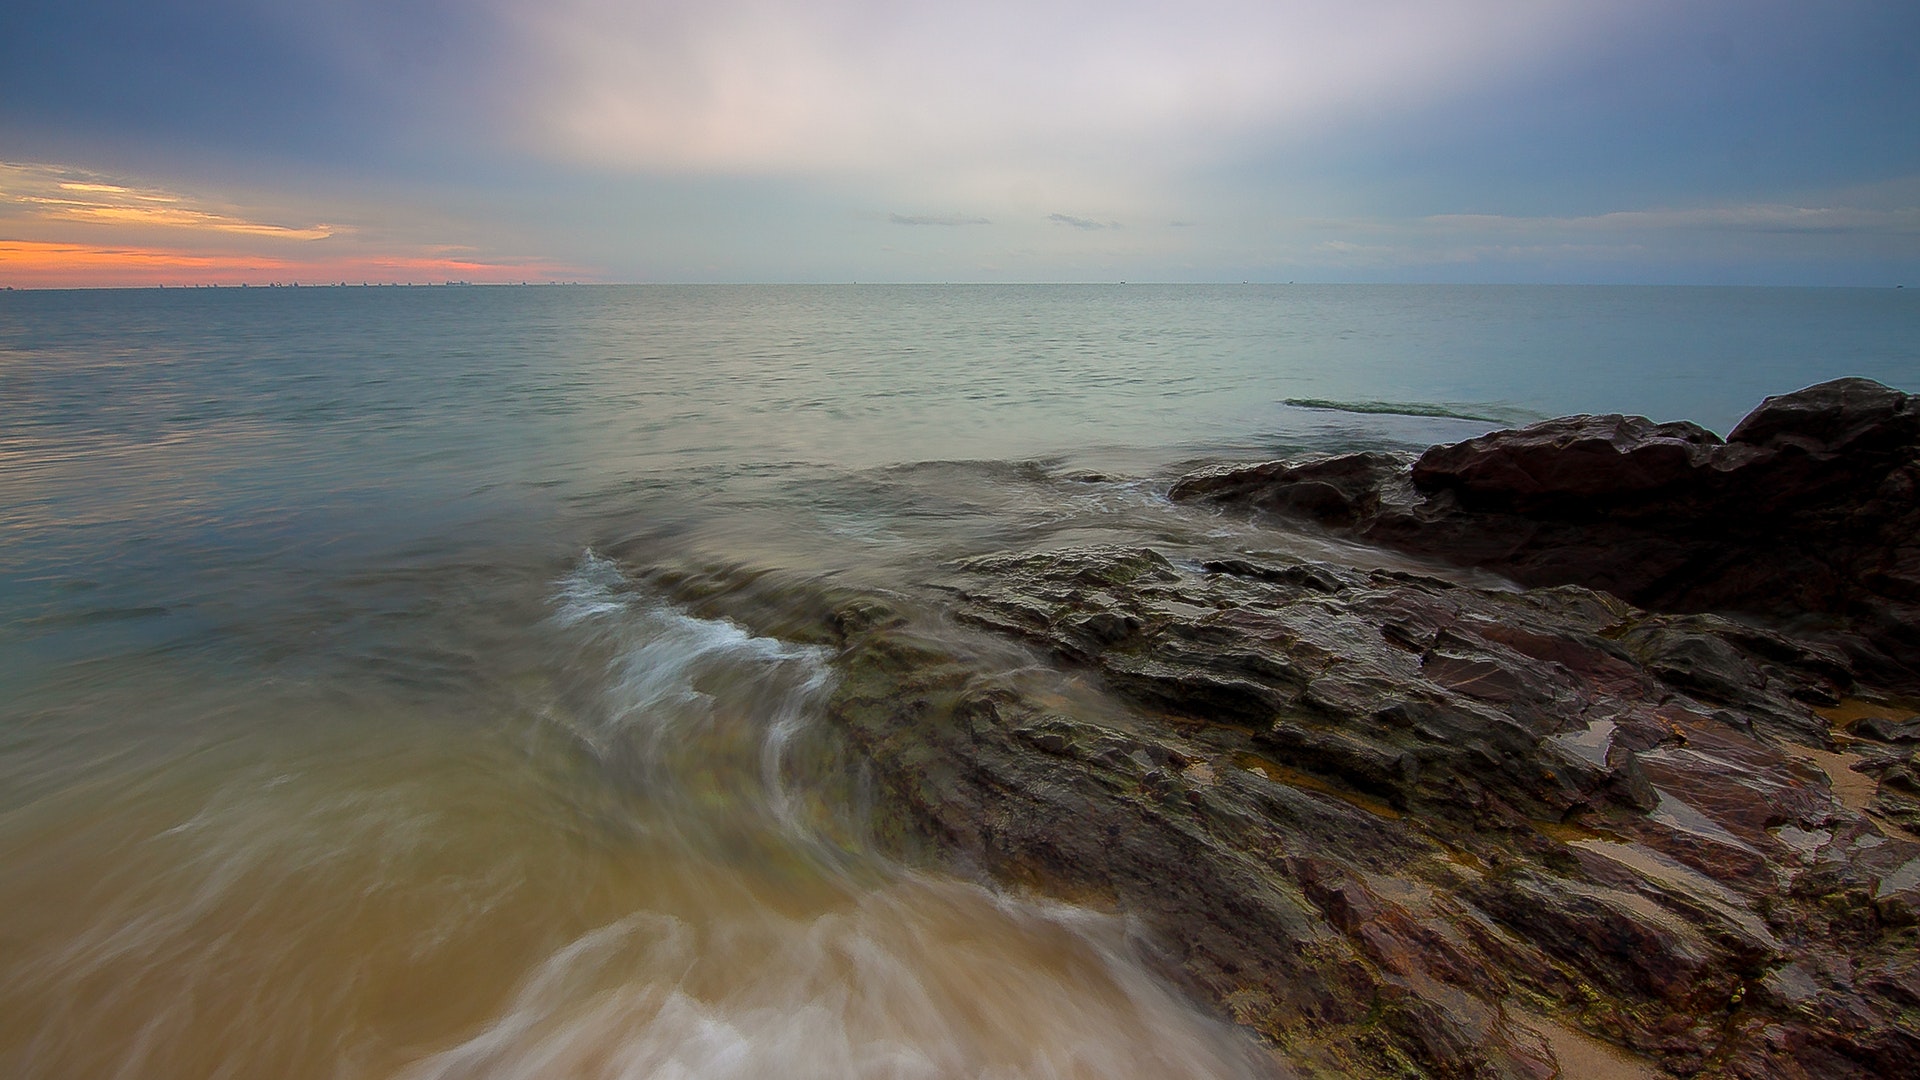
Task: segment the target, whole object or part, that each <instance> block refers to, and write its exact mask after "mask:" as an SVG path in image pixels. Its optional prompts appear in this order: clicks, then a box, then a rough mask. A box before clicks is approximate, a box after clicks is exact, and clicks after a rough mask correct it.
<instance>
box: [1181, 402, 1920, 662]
mask: <svg viewBox="0 0 1920 1080" xmlns="http://www.w3.org/2000/svg"><path fill="white" fill-rule="evenodd" d="M1391 461H1392V459H1391V458H1390V457H1389V456H1386V455H1379V454H1366V455H1347V456H1345V457H1336V458H1328V459H1319V460H1315V461H1311V462H1305V463H1288V462H1270V463H1266V464H1262V465H1256V466H1249V467H1246V468H1242V469H1238V470H1235V469H1229V468H1216V469H1213V470H1210V471H1208V472H1206V473H1204V474H1196V476H1194V477H1190V478H1188V479H1185V480H1182V481H1181V482H1179V483H1177V484H1175V485H1174V487H1173V490H1172V495H1173V497H1174V498H1175V499H1177V500H1207V501H1213V502H1220V503H1237V504H1244V505H1249V506H1253V507H1256V508H1259V509H1261V510H1263V511H1266V512H1269V513H1272V514H1275V515H1277V516H1280V517H1290V518H1293V519H1296V520H1302V521H1311V522H1314V523H1316V524H1318V525H1321V526H1324V527H1328V528H1333V529H1338V530H1342V531H1347V532H1351V533H1352V534H1354V535H1355V536H1357V537H1359V538H1361V539H1363V540H1366V541H1368V542H1370V543H1376V544H1380V545H1383V546H1388V547H1394V548H1399V549H1402V550H1406V551H1411V552H1416V553H1419V554H1423V555H1430V556H1435V557H1438V558H1442V559H1446V560H1448V561H1451V562H1455V563H1459V564H1462V565H1470V566H1477V567H1484V568H1487V569H1491V570H1494V571H1497V572H1499V573H1502V574H1505V575H1508V576H1510V577H1512V578H1513V579H1514V580H1516V581H1518V582H1520V583H1521V584H1523V585H1528V586H1543V585H1559V584H1576V585H1584V586H1587V587H1590V588H1597V589H1604V590H1606V591H1608V592H1611V593H1613V594H1615V595H1617V596H1620V597H1622V598H1624V599H1626V600H1628V601H1630V602H1632V603H1634V604H1636V605H1639V606H1642V607H1646V608H1650V609H1653V610H1659V611H1672V612H1710V611H1719V612H1742V613H1749V614H1753V615H1759V616H1764V617H1768V618H1772V619H1775V620H1779V621H1781V622H1782V624H1785V623H1786V622H1787V621H1791V622H1792V624H1793V625H1795V626H1796V627H1797V629H1798V631H1799V634H1800V636H1801V637H1805V636H1807V635H1808V634H1810V633H1817V634H1818V635H1819V636H1820V637H1822V638H1823V639H1824V640H1826V641H1828V642H1830V643H1832V644H1833V645H1835V646H1837V647H1838V648H1840V649H1841V650H1842V651H1843V652H1844V653H1845V654H1846V663H1847V665H1848V666H1851V667H1852V668H1855V669H1858V670H1860V671H1864V672H1867V673H1870V674H1871V676H1872V677H1873V679H1874V680H1875V681H1876V682H1878V683H1880V684H1882V685H1886V686H1889V687H1893V688H1897V689H1899V690H1901V691H1903V692H1907V693H1920V404H1917V403H1916V402H1915V400H1914V399H1913V398H1912V397H1911V396H1910V395H1907V394H1905V393H1902V392H1900V391H1898V390H1893V389H1890V388H1888V387H1885V386H1882V385H1880V384H1878V383H1875V382H1872V381H1870V380H1867V379H1838V380H1835V381H1833V382H1829V383H1822V384H1820V385H1818V386H1812V387H1808V388H1807V389H1805V390H1801V391H1797V392H1795V393H1792V394H1785V395H1781V396H1778V397H1771V398H1768V399H1767V400H1766V401H1765V402H1764V403H1762V404H1761V406H1760V407H1759V408H1757V409H1755V410H1754V412H1753V413H1752V414H1751V415H1749V416H1748V417H1747V418H1746V419H1745V420H1743V421H1742V422H1741V423H1740V425H1739V426H1738V427H1736V428H1735V429H1734V431H1733V432H1732V433H1731V434H1730V435H1729V436H1728V438H1727V439H1726V440H1725V441H1724V442H1723V441H1722V440H1721V439H1719V438H1718V437H1717V436H1715V435H1714V434H1713V433H1712V432H1709V431H1707V430H1705V429H1704V428H1700V427H1698V426H1696V425H1693V424H1687V423H1669V424H1656V423H1653V422H1652V421H1649V420H1646V419H1644V418H1641V417H1631V416H1619V415H1611V416H1574V417H1563V418H1561V419H1558V420H1549V421H1545V422H1543V423H1540V424H1535V425H1533V426H1531V427H1527V428H1523V429H1520V430H1517V431H1497V432H1494V433H1492V434H1489V435H1484V436H1481V437H1480V438H1477V439H1470V440H1468V441H1466V442H1463V443H1457V444H1453V445H1449V446H1438V447H1434V448H1433V449H1431V450H1428V451H1427V452H1426V453H1424V454H1422V455H1421V456H1420V457H1419V458H1418V459H1417V460H1416V461H1414V462H1413V463H1412V464H1411V465H1410V466H1408V467H1407V468H1406V469H1405V470H1404V471H1401V470H1398V469H1396V468H1394V467H1392V465H1391V464H1390V463H1391ZM1329 486H1330V487H1331V488H1332V489H1334V490H1335V491H1336V492H1337V496H1338V497H1337V498H1335V497H1334V495H1333V494H1330V493H1329V491H1328V490H1327V489H1328V488H1329ZM1829 681H1832V680H1831V679H1830V680H1829ZM1809 692H1813V693H1818V691H1817V690H1812V691H1809Z"/></svg>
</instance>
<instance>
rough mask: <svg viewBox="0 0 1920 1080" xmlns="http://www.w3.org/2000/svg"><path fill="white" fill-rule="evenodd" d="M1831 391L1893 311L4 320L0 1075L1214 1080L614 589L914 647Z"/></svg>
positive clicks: (252, 301)
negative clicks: (778, 593) (764, 608)
mask: <svg viewBox="0 0 1920 1080" xmlns="http://www.w3.org/2000/svg"><path fill="white" fill-rule="evenodd" d="M1839 375H1866V376H1870V377H1873V378H1877V379H1880V380H1881V381H1883V382H1887V383H1889V384H1891V385H1894V386H1898V387H1901V388H1904V389H1908V390H1915V389H1920V292H1911V291H1896V290H1792V289H1751V290H1749V289H1680V288H1647V289H1632V288H1545V287H1540V288H1535V287H1516V288H1471V287H1437V286H1436V287H1383V286H1352V287H1319V286H1313V287H1309V286H1241V287H1202V286H1178V287H1158V286H1133V285H1128V286H1060V287H1046V286H1015V287H999V286H955V287H948V286H924V287H907V286H900V287H855V286H848V287H775V286H761V287H663V286H645V287H631V288H624V287H604V288H600V287H534V288H385V289H379V288H371V289H369V288H360V289H355V288H332V289H314V288H303V289H273V290H264V289H248V290H244V291H242V290H235V289H222V290H164V291H161V290H156V291H129V292H64V293H37V292H15V293H0V537H4V543H3V544H0V1073H4V1074H5V1075H9V1076H22V1077H75V1076H126V1077H135V1076H137V1077H209V1076H235V1077H251V1076H269V1075H271V1076H284V1077H307V1076H311V1077H492V1076H500V1077H522V1076H524V1077H534V1076H593V1077H601V1076H605V1077H614V1076H636V1077H638V1076H661V1077H671V1076H686V1077H735V1076H738V1077H758V1076H772V1075H779V1076H786V1077H949V1076H954V1077H957V1076H969V1077H975V1076H991V1077H1028V1076H1032V1077H1042V1076H1045V1077H1055V1076H1062V1077H1071V1076H1089V1077H1091V1076H1101V1077H1119V1076H1140V1077H1174V1076H1194V1077H1202V1076H1206V1077H1226V1076H1243V1075H1260V1074H1261V1073H1262V1072H1263V1071H1265V1070H1268V1069H1270V1068H1271V1067H1272V1066H1271V1062H1270V1059H1269V1058H1267V1057H1265V1056H1264V1055H1263V1052H1261V1051H1260V1050H1259V1049H1258V1048H1256V1047H1254V1046H1253V1044H1252V1043H1251V1042H1250V1040H1248V1039H1247V1038H1245V1037H1243V1036H1242V1035H1240V1034H1239V1033H1237V1032H1236V1031H1234V1030H1232V1029H1230V1028H1228V1027H1226V1026H1224V1025H1222V1024H1221V1023H1220V1022H1218V1021H1217V1020H1215V1019H1213V1018H1212V1016H1211V1015H1210V1014H1209V1013H1208V1011H1207V1010H1206V1009H1205V1008H1204V1007H1202V1006H1200V1005H1197V1004H1196V1003H1193V1002H1189V1001H1187V1000H1185V999H1184V998H1183V997H1182V996H1181V994H1180V993H1179V991H1177V990H1176V989H1174V988H1173V987H1171V986H1170V985H1168V984H1167V983H1166V982H1165V981H1164V980H1163V979H1161V978H1160V977H1159V976H1158V975H1156V974H1155V972H1154V970H1153V968H1152V965H1151V964H1150V963H1148V962H1147V961H1146V959H1145V955H1146V952H1147V950H1149V949H1150V946H1151V942H1145V941H1142V940H1141V939H1140V937H1139V931H1138V928H1136V927H1133V926H1132V925H1130V924H1129V923H1128V922H1127V921H1126V920H1125V918H1124V913H1115V912H1108V911H1097V910H1089V909H1084V908H1079V907H1074V906H1071V905H1068V904H1064V903H1060V902H1057V901H1054V900H1050V899H1047V898H1045V897H1038V896H1027V895H1015V894H1010V893H1006V892H1002V891H996V890H994V889H991V888H988V887H986V886H985V885H983V884H981V883H979V882H974V881H969V880H965V879H962V878H960V877H956V876H953V875H952V874H951V873H948V872H945V871H943V870H942V869H941V868H939V867H937V866H921V865H912V866H909V865H903V864H900V863H898V862H896V861H894V860H892V859H889V858H888V857H886V856H885V855H884V854H882V853H880V852H878V851H875V850H873V849H872V848H871V847H870V846H869V845H867V844H865V843H864V842H863V841H862V840H861V832H860V829H859V807H858V805H857V800H854V799H850V798H849V796H848V785H847V783H846V782H845V781H846V777H845V775H844V770H845V768H846V767H847V763H846V762H844V761H841V762H840V763H839V764H838V765H832V764H831V762H833V761H836V760H838V759H835V758H833V757H832V755H830V754H829V755H823V754H821V753H820V752H818V751H819V747H821V746H826V745H830V744H831V741H832V732H831V730H829V726H828V725H826V724H825V723H824V721H823V716H822V710H821V706H822V702H823V701H824V700H825V698H826V697H827V696H828V695H829V694H830V693H831V689H832V680H833V673H832V667H831V664H830V660H831V657H830V656H829V655H827V654H826V653H824V652H823V651H822V650H821V649H820V648H819V647H817V646H807V645H801V644H796V643H794V642H790V641H784V640H781V639H779V638H777V637H772V636H765V635H762V634H757V633H756V632H754V631H753V630H751V629H748V628H746V627H742V626H739V625H735V624H733V623H730V622H726V621H721V620H712V619H705V618H701V617H699V616H698V615H696V614H695V613H693V612H692V611H689V610H687V609H684V608H682V607H679V606H676V605H675V604H674V603H673V602H672V600H671V599H670V598H668V597H666V596H663V595H659V594H657V593H655V592H654V591H652V590H650V588H649V587H648V586H647V585H646V584H645V582H644V576H643V575H642V574H641V573H640V572H641V571H643V570H644V569H645V568H646V567H647V566H649V565H661V564H689V565H711V564H726V565H734V566H743V567H749V568H754V569H765V570H772V571H777V572H778V573H780V574H783V575H788V576H790V577H791V578H793V579H795V580H818V581H834V582H846V583H854V584H862V585H871V586H874V587H878V588H885V589H888V590H890V591H893V592H895V593H896V594H898V595H901V596H903V597H906V598H907V599H908V602H921V603H925V604H928V605H935V604H937V598H934V597H931V596H922V595H921V594H919V593H916V592H915V587H916V584H917V583H918V582H921V581H923V580H924V579H925V578H926V577H927V576H928V575H929V574H930V573H931V571H932V570H933V569H934V568H936V567H938V566H939V565H940V564H941V563H942V562H944V561H946V560H949V559H952V558H955V557H959V556H962V555H967V554H973V553H977V552H980V551H988V550H995V549H999V548H1004V547H1012V546H1022V545H1035V544H1045V543H1073V542H1084V541H1087V540H1100V539H1120V540H1131V541H1139V540H1143V539H1144V540H1149V541H1152V542H1155V543H1163V544H1168V545H1176V546H1177V545H1178V544H1180V543H1182V542H1183V541H1184V540H1185V539H1186V538H1190V537H1197V536H1212V537H1214V538H1216V539H1217V538H1218V537H1219V536H1222V535H1226V536H1229V537H1230V536H1232V535H1233V534H1234V531H1235V530H1241V531H1245V532H1248V535H1249V543H1254V542H1255V541H1256V539H1257V541H1258V542H1259V543H1263V544H1266V545H1268V546H1272V545H1273V544H1274V543H1276V542H1279V541H1276V540H1275V539H1274V538H1273V537H1271V536H1264V535H1263V536H1259V537H1257V538H1256V537H1254V536H1253V534H1252V533H1251V532H1250V530H1252V529H1253V526H1251V525H1249V524H1248V523H1246V522H1243V521H1236V520H1232V519H1230V518H1223V517H1220V516H1215V515H1209V514H1207V513H1206V512H1204V511H1200V510H1194V509H1191V508H1183V507H1175V506H1172V505H1170V504H1168V503H1167V502H1166V500H1165V499H1164V492H1165V489H1166V486H1167V483H1168V482H1169V481H1170V480H1171V478H1172V477H1174V476H1176V475H1178V473H1179V472H1180V471H1181V469H1182V468H1184V467H1186V466H1187V465H1189V464H1191V463H1192V462H1194V461H1197V460H1201V459H1208V458H1219V457H1236V458H1259V457H1268V456H1276V455H1283V454H1290V453H1303V452H1312V451H1318V450H1337V449H1345V448H1351V447H1361V446H1367V447H1374V446H1385V447H1419V446H1424V445H1427V444H1430V443H1433V442H1439V441H1451V440H1455V439H1459V438H1465V437H1469V436H1471V435H1475V434H1479V433H1481V432H1483V431H1486V430H1488V429H1490V428H1492V427H1496V426H1502V425H1505V424H1510V423H1518V422H1524V421H1525V420H1527V419H1530V418H1534V417H1540V416H1547V415H1556V414H1561V413H1569V412H1615V411H1619V412H1630V413H1640V414H1643V415H1648V416H1652V417H1654V418H1656V419H1683V418H1684V419H1693V420H1697V421H1699V422H1702V423H1704V424H1706V425H1707V426H1709V427H1712V428H1714V429H1716V430H1719V431H1722V432H1724V431H1725V430H1726V429H1728V428H1729V427H1731V426H1732V424H1733V423H1734V422H1736V421H1737V420H1738V418H1739V417H1740V416H1741V415H1743V414H1744V413H1745V412H1746V411H1747V410H1748V409H1750V408H1751V407H1752V406H1753V405H1755V404H1757V403H1758V401H1759V400H1760V399H1761V398H1762V397H1763V396H1765V395H1767V394H1769V393H1779V392H1783V391H1786V390H1790V389H1794V388H1797V387H1799V386H1803V385H1806V384H1808V383H1812V382H1816V381H1820V380H1822V379H1826V378H1831V377H1835V376H1839ZM1289 402H1291V403H1292V404H1289ZM1286 542H1288V543H1293V544H1295V545H1297V546H1298V547H1299V549H1300V550H1302V551H1309V552H1314V553H1319V554H1329V553H1331V555H1332V556H1334V557H1340V558H1360V559H1364V558H1370V557H1376V556H1373V555H1370V554H1369V553H1364V552H1355V551H1352V550H1348V549H1338V550H1333V549H1330V548H1329V547H1328V542H1327V541H1324V540H1316V539H1315V538H1312V537H1305V536H1303V537H1295V538H1290V539H1288V540H1287V541H1286ZM1377 557H1379V558H1383V559H1384V558H1385V556H1377ZM774 621H776V622H777V621H778V620H777V619H776V620H774ZM1012 662H1016V661H1015V660H1009V663H1012ZM823 761H824V762H828V763H829V764H828V765H821V764H819V763H820V762H823ZM809 763H811V764H809Z"/></svg>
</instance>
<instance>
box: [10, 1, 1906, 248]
mask: <svg viewBox="0 0 1920 1080" xmlns="http://www.w3.org/2000/svg"><path fill="white" fill-rule="evenodd" d="M83 6H84V5H83ZM219 11H220V12H225V14H220V13H217V12H215V11H213V10H212V9H207V8H205V7H204V6H197V5H181V4H177V3H174V2H172V0H159V2H157V3H153V4H147V5H134V6H128V7H126V8H124V9H116V14H115V15H114V17H113V18H112V19H110V20H107V22H110V23H111V24H113V25H114V26H116V27H117V29H116V30H115V32H113V33H111V34H103V33H101V32H99V31H100V26H101V25H102V23H101V21H100V20H99V19H96V18H94V17H92V16H88V15H86V14H84V13H82V12H79V11H78V10H77V9H76V10H74V11H68V10H67V9H66V8H64V7H61V6H48V7H45V8H44V9H38V8H36V9H33V11H31V12H28V13H23V14H22V15H21V16H20V17H19V18H17V19H14V20H12V21H11V22H10V24H9V26H8V32H7V33H5V34H0V147H4V148H5V149H4V153H5V154H6V156H7V158H8V159H9V160H10V161H11V162H13V163H12V164H5V163H0V240H5V241H10V242H14V243H16V244H19V243H32V244H41V245H45V244H56V245H69V246H70V247H71V248H72V249H73V250H74V251H76V252H81V253H85V254H82V255H78V256H76V260H77V261H76V262H74V263H73V264H72V265H70V266H66V267H54V266H51V265H49V264H48V262H47V261H46V257H45V256H44V254H42V255H36V256H35V257H34V258H32V259H28V258H27V257H26V256H24V255H20V254H15V255H14V256H12V257H10V258H9V260H8V261H7V262H6V263H0V278H3V279H4V281H5V282H7V283H12V284H14V285H16V286H19V285H25V284H28V283H30V282H31V283H42V284H44V283H47V282H50V281H55V280H57V281H61V282H69V283H82V282H86V283H93V284H101V285H107V284H115V283H127V282H131V281H145V280H149V279H150V277H149V275H151V274H154V273H171V272H172V271H168V270H163V269H159V268H163V267H167V266H174V267H177V268H178V270H179V272H180V273H183V274H185V273H201V274H206V275H210V276H212V277H217V278H220V279H221V280H226V281H233V280H236V279H250V280H253V281H256V282H261V277H262V276H271V275H278V276H281V277H292V276H300V277H322V278H324V277H329V276H331V277H333V278H334V279H335V280H340V279H346V280H353V279H358V278H365V279H368V280H372V279H374V278H377V277H381V276H388V277H401V276H404V275H405V274H406V273H407V272H408V271H409V269H410V268H417V269H412V272H413V273H416V274H420V275H423V276H424V275H428V274H429V271H428V270H427V269H426V268H429V267H431V268H432V269H431V271H430V274H431V276H438V277H444V276H457V277H460V278H466V277H472V278H474V279H476V280H478V279H487V280H502V279H512V280H519V279H520V278H521V277H522V276H524V277H526V278H528V279H529V280H532V279H535V278H538V277H542V276H545V275H548V274H559V275H562V276H564V277H566V278H567V279H569V280H575V279H577V280H592V281H604V282H617V281H848V280H859V281H1086V280H1093V281H1111V280H1147V281H1241V280H1254V281H1291V280H1311V281H1454V282H1620V283H1629V282H1639V283H1662V282H1667V283H1697V284H1715V283H1718V284H1737V283H1748V284H1766V283H1772V284H1895V283H1899V282H1900V281H1902V280H1905V279H1920V228H1917V227H1916V225H1915V222H1916V219H1917V218H1920V141H1916V140H1914V139H1913V138H1911V136H1910V129H1911V127H1912V120H1911V117H1909V116H1908V115H1907V114H1908V113H1909V112H1911V102H1913V101H1914V100H1920V52H1916V49H1920V45H1916V42H1920V7H1916V6H1915V5H1914V4H1913V3H1911V0H1858V2H1850V3H1848V4H1846V5H1843V8H1842V9H1839V10H1835V11H1827V10H1825V9H1824V8H1822V7H1820V6H1817V5H1807V4H1803V3H1797V2H1795V0H1700V2H1698V3H1690V4H1679V5H1676V4H1663V3H1657V2H1655V0H1551V2H1536V0H1358V2H1353V0H1348V2H1340V3H1335V2H1333V0H1270V2H1251V0H1191V2H1189V3H1185V4H1179V5H1175V4H1170V3H1132V2H1128V3H1121V4H1118V5H1116V4H1112V3H1102V4H1094V3H1090V2H1088V0H1023V2H1020V3H1014V2H1012V0H982V2H980V3H976V4H970V5H965V6H953V5H947V6H941V5H927V4H910V5H875V4H872V3H870V2H868V0H811V2H809V3H805V4H800V3H795V2H792V0H710V2H702V3H691V2H689V0H650V2H647V3H638V4H636V3H629V2H621V0H555V2H553V3H548V4H542V5H532V4H525V3H518V2H515V0H481V2H477V3H471V4H455V5H443V4H430V5H399V6H395V5H379V4H371V3H367V2H365V0H342V2H341V3H339V4H329V5H284V4H263V3H260V2H259V0H239V2H238V3H237V4H235V5H232V6H231V10H229V8H228V7H227V6H222V7H221V8H220V9H219ZM449 249H457V250H458V251H460V252H461V253H462V254H460V255H459V256H457V257H447V256H446V255H445V254H444V252H445V251H447V250H449ZM15 250H16V251H19V250H24V249H15ZM33 250H35V251H38V252H42V253H44V252H47V251H52V250H56V249H54V248H44V247H42V248H35V249H33ZM123 252H139V253H143V254H140V255H123V254H121V253H123ZM176 253H178V254H176ZM206 260H211V261H206ZM96 274H97V275H99V276H95V275H96ZM261 283H264V282H261Z"/></svg>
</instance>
